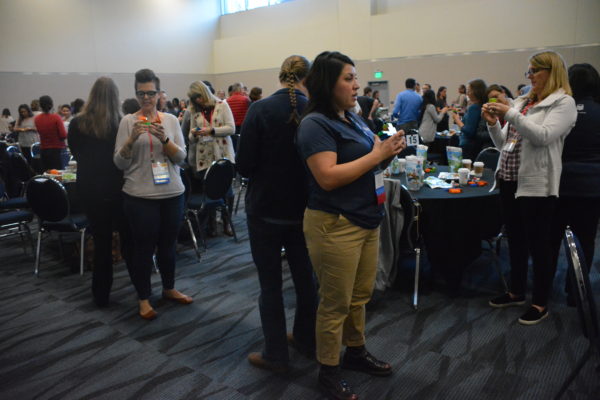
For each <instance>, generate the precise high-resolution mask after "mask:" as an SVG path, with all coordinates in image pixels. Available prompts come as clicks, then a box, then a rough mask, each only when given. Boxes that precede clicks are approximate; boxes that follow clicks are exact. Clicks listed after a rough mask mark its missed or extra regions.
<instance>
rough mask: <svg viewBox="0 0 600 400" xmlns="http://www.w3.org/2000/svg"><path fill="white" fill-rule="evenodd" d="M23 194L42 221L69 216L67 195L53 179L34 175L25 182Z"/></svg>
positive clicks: (58, 219) (61, 186)
mask: <svg viewBox="0 0 600 400" xmlns="http://www.w3.org/2000/svg"><path fill="white" fill-rule="evenodd" d="M25 196H26V197H27V201H28V203H29V205H30V206H31V209H32V210H33V212H34V213H35V214H36V215H37V216H38V217H39V218H40V220H42V221H48V222H58V221H62V220H63V219H65V218H67V217H68V216H69V211H70V210H69V197H68V195H67V191H66V190H65V188H64V186H63V185H62V184H61V183H60V182H58V181H57V180H55V179H52V178H48V177H45V176H41V175H38V176H35V177H33V178H31V179H30V180H29V182H27V188H26V190H25Z"/></svg>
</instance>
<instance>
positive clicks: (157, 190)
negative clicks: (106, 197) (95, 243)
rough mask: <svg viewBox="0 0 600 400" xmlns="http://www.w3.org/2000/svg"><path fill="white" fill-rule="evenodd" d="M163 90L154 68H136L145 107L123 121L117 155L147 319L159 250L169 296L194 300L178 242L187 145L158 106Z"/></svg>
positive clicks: (141, 309) (133, 273)
mask: <svg viewBox="0 0 600 400" xmlns="http://www.w3.org/2000/svg"><path fill="white" fill-rule="evenodd" d="M159 91H160V87H159V80H158V78H157V77H156V75H154V72H152V71H151V70H149V69H142V70H139V71H138V72H136V74H135V94H136V97H137V99H138V101H139V103H140V106H141V109H140V110H139V111H138V112H136V113H134V114H128V115H126V116H125V117H123V119H122V120H121V123H120V125H119V131H118V132H117V142H116V144H115V149H116V151H115V155H114V157H113V160H114V162H115V164H116V166H117V167H118V168H119V169H121V170H123V175H124V178H125V184H124V185H123V193H124V195H123V197H124V199H123V204H124V209H125V214H126V215H127V219H128V222H129V225H130V227H131V233H132V237H133V260H132V265H131V268H130V271H129V274H130V276H131V280H132V281H133V285H134V286H135V289H136V290H137V293H138V298H139V314H140V316H141V317H142V318H144V319H154V318H155V317H156V311H154V309H153V308H152V306H151V305H150V302H149V298H150V295H151V283H150V276H151V273H152V265H153V262H152V257H153V255H154V252H155V251H156V261H157V264H158V269H159V270H160V276H161V278H162V284H163V291H162V296H163V298H165V299H167V300H173V301H175V302H178V303H181V304H189V303H191V302H192V298H191V297H190V296H186V295H184V294H183V293H181V292H179V291H178V290H176V289H175V246H176V244H177V235H178V233H179V227H180V225H181V221H182V220H183V193H184V191H185V188H184V186H183V182H182V181H181V174H180V172H179V166H178V164H181V163H182V162H183V161H184V160H185V156H186V153H185V144H184V142H183V135H182V133H181V128H180V127H179V121H178V120H177V118H175V117H174V116H173V115H171V114H167V113H162V112H158V111H157V110H156V102H157V101H158V93H159Z"/></svg>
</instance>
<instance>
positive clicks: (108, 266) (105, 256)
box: [84, 196, 132, 305]
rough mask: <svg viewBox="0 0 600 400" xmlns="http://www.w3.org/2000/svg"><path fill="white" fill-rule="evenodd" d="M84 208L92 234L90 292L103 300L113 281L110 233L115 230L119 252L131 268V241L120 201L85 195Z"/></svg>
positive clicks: (100, 301) (106, 298) (99, 300)
mask: <svg viewBox="0 0 600 400" xmlns="http://www.w3.org/2000/svg"><path fill="white" fill-rule="evenodd" d="M84 201H85V212H86V215H87V217H88V220H89V222H90V229H91V232H92V235H93V238H94V271H93V273H92V294H93V296H94V299H95V301H96V303H97V304H99V305H103V304H107V303H108V300H109V297H110V289H111V287H112V282H113V263H112V233H113V231H114V230H117V231H118V232H119V239H120V245H121V255H122V256H123V258H124V260H125V263H126V265H127V268H128V269H130V268H131V261H132V260H131V257H132V242H131V231H130V230H129V225H128V224H127V222H126V221H125V214H124V213H123V202H122V199H121V198H120V197H117V198H113V199H103V198H101V197H100V196H99V197H96V198H86V199H84Z"/></svg>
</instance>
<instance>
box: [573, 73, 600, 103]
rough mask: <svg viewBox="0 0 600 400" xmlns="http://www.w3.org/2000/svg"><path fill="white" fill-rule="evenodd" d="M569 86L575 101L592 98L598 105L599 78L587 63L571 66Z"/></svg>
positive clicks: (599, 93) (599, 101)
mask: <svg viewBox="0 0 600 400" xmlns="http://www.w3.org/2000/svg"><path fill="white" fill-rule="evenodd" d="M569 84H570V85H571V89H572V90H573V97H574V98H575V99H577V100H578V99H581V98H583V97H587V96H592V97H593V98H594V101H595V102H597V103H600V76H599V75H598V71H596V69H595V68H594V67H593V66H592V65H590V64H588V63H583V64H573V65H571V67H570V68H569Z"/></svg>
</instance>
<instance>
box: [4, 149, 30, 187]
mask: <svg viewBox="0 0 600 400" xmlns="http://www.w3.org/2000/svg"><path fill="white" fill-rule="evenodd" d="M10 163H11V166H12V168H11V174H12V175H13V177H15V178H16V179H18V180H19V182H23V183H25V182H27V181H28V180H30V179H31V178H33V176H34V175H35V174H34V173H33V170H32V169H31V167H30V166H29V163H28V162H27V160H26V159H25V157H24V156H23V154H21V153H12V154H11V155H10Z"/></svg>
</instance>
